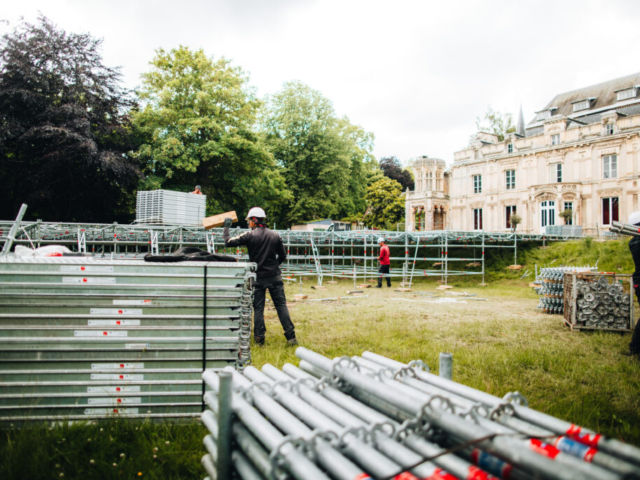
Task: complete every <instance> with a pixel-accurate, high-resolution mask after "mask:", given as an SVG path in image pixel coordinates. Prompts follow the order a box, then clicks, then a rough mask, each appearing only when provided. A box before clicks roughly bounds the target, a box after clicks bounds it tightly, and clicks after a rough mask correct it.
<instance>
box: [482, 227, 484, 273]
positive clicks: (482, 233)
mask: <svg viewBox="0 0 640 480" xmlns="http://www.w3.org/2000/svg"><path fill="white" fill-rule="evenodd" d="M482 283H483V284H484V230H483V231H482Z"/></svg>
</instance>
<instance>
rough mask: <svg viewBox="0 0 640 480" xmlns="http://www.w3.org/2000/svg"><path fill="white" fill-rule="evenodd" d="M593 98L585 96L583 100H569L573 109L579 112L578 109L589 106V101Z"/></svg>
mask: <svg viewBox="0 0 640 480" xmlns="http://www.w3.org/2000/svg"><path fill="white" fill-rule="evenodd" d="M594 100H595V98H593V97H592V98H585V99H584V100H578V101H577V102H571V103H572V105H573V111H574V112H579V111H580V110H587V109H588V108H591V102H593V101H594Z"/></svg>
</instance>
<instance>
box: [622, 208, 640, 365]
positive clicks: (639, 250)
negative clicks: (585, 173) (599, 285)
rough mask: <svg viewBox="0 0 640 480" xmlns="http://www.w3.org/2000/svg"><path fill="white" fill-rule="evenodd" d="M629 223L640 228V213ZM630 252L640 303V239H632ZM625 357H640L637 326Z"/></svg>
mask: <svg viewBox="0 0 640 480" xmlns="http://www.w3.org/2000/svg"><path fill="white" fill-rule="evenodd" d="M629 223H630V224H631V225H636V226H640V212H633V213H632V214H631V215H630V216H629ZM629 250H630V251H631V256H632V257H633V263H634V264H635V266H636V271H635V272H633V275H632V279H633V288H634V290H635V293H636V298H637V299H638V301H639V302H640V237H631V240H629ZM625 355H633V356H635V357H640V330H638V325H637V324H636V328H635V330H634V331H633V336H632V337H631V343H630V344H629V351H628V352H625Z"/></svg>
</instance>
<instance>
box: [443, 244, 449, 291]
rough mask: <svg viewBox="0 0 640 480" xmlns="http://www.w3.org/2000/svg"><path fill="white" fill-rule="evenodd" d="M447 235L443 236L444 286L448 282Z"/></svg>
mask: <svg viewBox="0 0 640 480" xmlns="http://www.w3.org/2000/svg"><path fill="white" fill-rule="evenodd" d="M448 271H449V235H447V234H446V233H445V234H444V284H445V285H446V284H447V282H448V280H449V273H448Z"/></svg>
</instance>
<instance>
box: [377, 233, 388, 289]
mask: <svg viewBox="0 0 640 480" xmlns="http://www.w3.org/2000/svg"><path fill="white" fill-rule="evenodd" d="M378 245H380V256H379V257H378V261H379V262H380V268H378V287H377V288H382V276H383V275H384V276H385V277H387V287H390V286H391V277H390V276H389V268H390V265H391V252H390V251H389V247H388V246H387V244H386V242H385V241H384V238H383V237H380V238H378Z"/></svg>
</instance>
